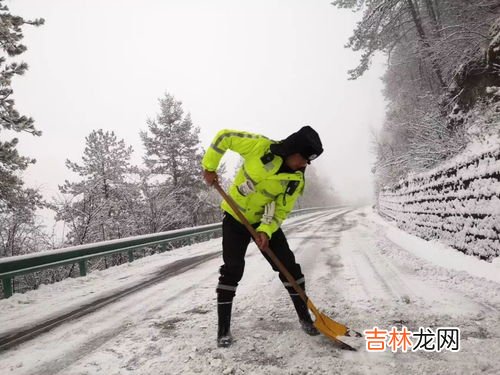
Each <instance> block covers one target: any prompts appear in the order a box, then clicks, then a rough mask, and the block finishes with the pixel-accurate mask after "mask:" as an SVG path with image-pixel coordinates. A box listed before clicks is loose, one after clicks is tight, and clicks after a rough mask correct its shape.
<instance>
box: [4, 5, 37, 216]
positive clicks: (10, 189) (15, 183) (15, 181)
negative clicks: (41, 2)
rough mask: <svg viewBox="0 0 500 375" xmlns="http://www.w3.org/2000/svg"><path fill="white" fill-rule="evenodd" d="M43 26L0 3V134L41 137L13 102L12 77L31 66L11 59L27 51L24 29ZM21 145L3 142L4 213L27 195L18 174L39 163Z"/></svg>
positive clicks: (32, 123)
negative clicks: (27, 154) (20, 153)
mask: <svg viewBox="0 0 500 375" xmlns="http://www.w3.org/2000/svg"><path fill="white" fill-rule="evenodd" d="M43 23H44V20H43V19H36V20H34V21H28V20H25V19H24V18H22V17H20V16H15V15H12V14H11V13H10V12H9V8H8V7H7V6H6V5H5V4H4V1H3V0H0V47H1V48H2V50H3V55H2V56H0V131H1V130H3V129H5V130H10V131H15V132H26V133H30V134H33V135H36V136H39V135H41V132H40V131H38V130H36V129H35V126H34V121H33V119H32V118H31V117H26V116H23V115H21V114H20V113H19V112H18V111H17V110H16V108H15V106H14V100H13V99H12V94H13V90H12V87H11V84H12V78H13V77H14V76H16V75H23V74H24V73H25V72H26V70H27V69H28V65H27V64H26V63H25V62H20V63H19V62H10V63H9V62H8V58H13V57H16V56H18V55H20V54H22V53H23V52H24V51H26V46H25V45H23V44H22V43H21V41H22V39H23V33H22V27H23V26H24V25H25V24H29V25H33V26H40V25H42V24H43ZM17 144H18V139H17V138H13V139H11V140H8V141H4V140H0V210H2V211H3V210H7V209H8V208H9V207H10V206H11V204H12V201H13V200H15V199H16V196H21V195H23V194H25V192H23V191H22V185H23V182H22V180H21V179H20V178H19V176H18V175H17V174H16V173H17V172H18V171H22V170H24V169H26V168H27V166H28V165H29V164H32V163H34V162H35V160H34V159H31V158H28V157H24V156H21V155H19V153H18V151H17V150H16V146H17Z"/></svg>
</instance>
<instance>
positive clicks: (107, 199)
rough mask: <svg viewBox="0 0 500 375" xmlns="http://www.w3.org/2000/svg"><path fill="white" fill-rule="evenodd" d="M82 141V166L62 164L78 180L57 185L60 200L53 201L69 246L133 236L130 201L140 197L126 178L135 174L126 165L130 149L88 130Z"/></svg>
mask: <svg viewBox="0 0 500 375" xmlns="http://www.w3.org/2000/svg"><path fill="white" fill-rule="evenodd" d="M85 140H86V147H85V151H84V154H83V157H82V163H81V164H78V163H74V162H71V161H69V160H67V161H66V166H67V167H68V168H69V169H70V170H71V171H73V172H75V173H77V174H78V175H79V177H80V180H79V181H77V182H69V181H65V183H64V185H62V186H59V190H60V192H61V193H62V194H63V198H62V199H61V200H60V201H58V202H56V205H55V206H56V209H57V216H56V219H57V220H62V221H64V222H65V223H66V224H67V225H68V226H69V228H70V232H69V233H68V241H69V243H71V244H82V243H89V242H96V241H104V240H109V239H113V238H121V237H126V236H129V235H132V234H135V233H136V230H137V229H136V225H135V224H136V222H134V216H133V215H131V214H130V210H131V209H132V208H133V206H131V204H130V202H135V201H137V200H138V199H139V197H140V195H139V191H138V188H137V185H136V184H134V183H133V182H130V181H129V180H128V179H127V176H129V175H130V174H131V173H133V172H134V171H135V168H134V167H133V166H132V165H131V164H130V157H131V154H132V152H133V151H132V147H128V146H126V144H125V142H124V141H123V140H118V139H117V137H116V135H115V133H114V132H109V131H106V132H104V131H103V130H97V131H95V130H94V131H92V132H91V133H90V135H89V136H87V137H86V138H85Z"/></svg>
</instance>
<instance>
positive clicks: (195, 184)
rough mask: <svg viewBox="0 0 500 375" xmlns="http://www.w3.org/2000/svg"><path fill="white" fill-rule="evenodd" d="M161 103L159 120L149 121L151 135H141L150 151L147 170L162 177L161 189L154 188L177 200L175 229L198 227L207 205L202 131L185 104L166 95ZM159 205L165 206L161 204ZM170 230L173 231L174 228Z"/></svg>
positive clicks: (159, 184)
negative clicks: (203, 194) (204, 205)
mask: <svg viewBox="0 0 500 375" xmlns="http://www.w3.org/2000/svg"><path fill="white" fill-rule="evenodd" d="M159 104H160V113H159V114H158V115H157V116H156V119H154V120H151V119H150V120H148V122H147V125H148V130H149V132H148V131H143V132H141V134H140V135H141V138H142V141H143V143H144V147H145V149H146V156H145V157H144V162H145V164H146V167H147V168H149V170H150V172H151V173H152V174H154V175H157V176H158V177H159V178H160V182H159V183H158V184H157V186H156V187H154V188H153V187H151V186H150V188H152V189H153V190H157V191H161V190H163V192H162V195H163V196H164V197H168V200H171V199H174V202H175V204H173V206H171V207H172V214H171V215H170V218H171V219H173V218H175V219H176V222H177V223H176V224H175V225H173V227H179V226H186V225H196V224H199V222H200V219H199V217H198V216H199V215H198V214H197V213H198V212H199V211H200V210H199V208H200V206H201V205H203V202H202V201H201V200H200V192H201V189H202V188H203V183H202V179H201V177H200V175H201V169H200V168H201V167H200V163H201V158H202V155H201V151H200V140H199V132H200V130H199V128H198V127H196V126H194V125H193V123H192V121H191V116H190V115H189V114H187V115H184V110H183V109H182V102H180V101H177V100H176V99H175V98H174V97H173V96H172V95H170V94H168V93H167V94H165V96H164V97H163V98H161V99H159ZM156 195H157V194H155V196H156ZM157 204H159V205H160V206H164V204H161V203H159V202H157ZM180 218H182V222H183V224H181V222H180V221H179V219H180ZM172 224H173V223H172ZM161 227H163V228H164V227H165V225H162V226H161ZM167 227H169V229H172V225H169V226H167Z"/></svg>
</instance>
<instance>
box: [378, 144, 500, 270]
mask: <svg viewBox="0 0 500 375" xmlns="http://www.w3.org/2000/svg"><path fill="white" fill-rule="evenodd" d="M499 175H500V138H499V137H498V136H492V137H489V138H488V139H487V140H482V141H476V142H473V143H471V144H470V145H469V146H468V147H467V149H466V150H465V151H464V152H463V153H461V154H460V155H457V156H456V157H454V158H452V159H450V160H449V161H447V162H445V163H443V164H442V165H440V166H438V167H436V168H433V169H431V170H429V171H426V172H423V173H419V174H410V175H409V176H408V177H407V178H406V179H403V180H401V181H400V182H399V183H398V185H397V186H394V187H387V188H385V189H383V190H382V191H381V193H380V195H379V202H378V205H379V210H380V212H381V213H382V214H383V215H384V216H386V217H388V218H391V219H393V220H395V221H396V222H397V223H398V225H399V226H400V228H401V229H404V230H405V231H407V232H409V233H413V234H417V235H419V236H420V237H422V238H424V239H439V240H440V241H442V242H444V243H446V244H447V245H450V246H453V247H455V248H456V249H459V250H461V251H463V252H465V253H466V254H469V255H475V256H478V257H480V258H482V259H487V260H490V261H491V260H493V259H494V258H495V257H497V256H499V255H500V241H499V230H500V228H499V224H498V223H500V181H499V177H498V176H499Z"/></svg>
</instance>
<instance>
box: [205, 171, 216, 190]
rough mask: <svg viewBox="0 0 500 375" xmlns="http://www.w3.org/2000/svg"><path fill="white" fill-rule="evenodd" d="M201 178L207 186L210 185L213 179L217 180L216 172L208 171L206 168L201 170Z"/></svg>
mask: <svg viewBox="0 0 500 375" xmlns="http://www.w3.org/2000/svg"><path fill="white" fill-rule="evenodd" d="M203 178H204V179H205V183H206V184H207V185H208V186H212V185H213V184H214V182H215V181H219V177H218V176H217V173H216V172H210V171H207V170H203Z"/></svg>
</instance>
